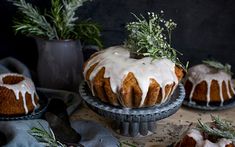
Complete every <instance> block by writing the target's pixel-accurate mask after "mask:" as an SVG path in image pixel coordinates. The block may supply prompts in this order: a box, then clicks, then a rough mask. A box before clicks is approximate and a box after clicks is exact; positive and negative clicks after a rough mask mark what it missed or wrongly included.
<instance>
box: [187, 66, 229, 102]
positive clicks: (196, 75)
mask: <svg viewBox="0 0 235 147" xmlns="http://www.w3.org/2000/svg"><path fill="white" fill-rule="evenodd" d="M188 80H189V81H190V82H191V83H192V84H193V86H192V90H191V92H190V95H189V99H190V102H192V97H193V93H194V90H195V87H196V86H197V85H198V84H200V83H201V82H202V81H205V82H206V84H207V94H206V99H207V105H209V102H210V85H211V82H212V80H216V81H217V82H218V84H219V93H220V100H221V105H223V102H224V97H223V93H222V83H223V81H224V82H225V85H226V90H227V94H228V96H229V98H231V94H230V91H229V88H228V85H229V81H230V87H232V85H231V83H232V81H231V75H229V74H227V73H226V72H224V71H222V70H216V69H214V68H212V67H209V66H207V65H205V64H199V65H196V66H193V67H191V68H189V71H188ZM232 91H233V93H234V89H233V88H232Z"/></svg>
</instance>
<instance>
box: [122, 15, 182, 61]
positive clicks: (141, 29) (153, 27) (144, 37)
mask: <svg viewBox="0 0 235 147" xmlns="http://www.w3.org/2000/svg"><path fill="white" fill-rule="evenodd" d="M133 15H134V17H135V18H136V20H137V21H135V22H130V23H128V24H127V25H126V28H127V30H128V32H129V35H128V39H127V41H126V42H125V46H126V47H127V48H128V49H130V50H131V52H135V53H137V54H138V55H142V56H149V57H152V58H153V59H162V58H167V59H170V60H171V61H172V62H174V63H177V64H179V65H182V64H181V62H180V60H179V58H178V57H177V54H181V53H180V52H178V51H177V50H176V49H174V48H172V47H171V41H172V39H171V33H172V31H173V30H174V29H175V28H176V23H174V22H173V21H172V20H171V19H170V20H168V21H166V20H164V19H163V11H162V12H161V14H159V15H158V14H155V13H153V12H151V13H150V12H149V13H148V18H147V19H146V18H145V17H144V16H143V15H140V17H137V16H136V15H135V14H133Z"/></svg>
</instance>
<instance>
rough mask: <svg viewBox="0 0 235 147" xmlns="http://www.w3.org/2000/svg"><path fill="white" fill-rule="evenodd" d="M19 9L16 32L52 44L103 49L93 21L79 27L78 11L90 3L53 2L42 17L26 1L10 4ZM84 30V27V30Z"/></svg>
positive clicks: (62, 0) (61, 0)
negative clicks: (62, 42) (66, 42)
mask: <svg viewBox="0 0 235 147" xmlns="http://www.w3.org/2000/svg"><path fill="white" fill-rule="evenodd" d="M8 1H10V2H11V3H12V4H13V5H15V6H16V7H17V8H18V10H19V11H18V12H19V13H20V14H21V15H20V16H21V18H19V19H15V21H14V26H13V28H14V29H15V31H16V33H17V32H20V33H22V34H25V35H28V36H37V37H40V38H46V39H49V40H53V39H57V40H66V39H73V40H77V39H80V40H83V41H84V42H85V43H86V44H88V43H91V44H93V45H98V46H99V47H102V43H101V39H100V29H99V27H98V26H97V24H95V23H92V22H90V21H86V23H83V22H82V23H80V22H79V21H78V17H77V16H76V11H77V9H78V8H79V7H80V6H82V5H83V3H84V2H86V1H88V0H51V9H50V11H47V10H45V14H44V15H43V14H41V13H40V11H39V9H38V8H37V7H35V6H33V5H32V4H30V3H27V2H26V1H25V0H8ZM81 26H82V27H81Z"/></svg>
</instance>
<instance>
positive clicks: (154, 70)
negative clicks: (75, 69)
mask: <svg viewBox="0 0 235 147" xmlns="http://www.w3.org/2000/svg"><path fill="white" fill-rule="evenodd" d="M129 56H130V53H129V51H128V50H127V49H125V48H123V47H122V46H114V47H110V48H108V49H106V50H103V51H100V52H99V54H97V55H96V56H95V57H93V58H92V59H91V60H89V61H88V63H87V65H86V67H85V69H84V73H83V74H84V76H85V75H86V73H87V71H88V70H89V69H90V67H91V66H92V65H94V64H96V63H98V64H97V66H96V67H95V68H94V70H93V71H92V73H91V75H90V77H89V80H90V81H92V80H93V79H94V77H95V76H96V74H97V73H98V72H99V71H100V70H101V68H103V67H105V74H104V77H105V78H110V85H111V88H112V91H113V92H114V93H116V94H118V93H119V92H120V88H121V85H122V82H123V80H124V79H125V77H126V76H127V75H128V73H129V72H132V73H133V74H134V75H135V78H136V80H137V82H138V84H139V87H140V88H141V90H142V99H141V104H140V106H142V105H143V103H144V101H145V98H146V96H147V92H148V88H149V85H150V82H151V80H150V79H154V80H156V81H157V82H158V84H159V85H160V87H161V88H162V89H164V90H162V102H164V101H166V99H167V97H168V96H170V94H168V95H167V96H166V95H165V86H166V85H167V84H173V83H175V85H177V84H178V79H177V77H176V75H175V64H174V63H173V62H172V61H170V60H168V59H160V60H157V59H156V60H152V58H150V57H145V58H142V59H133V58H130V57H129ZM91 84H92V82H91ZM90 87H91V90H92V93H93V95H94V89H93V86H92V85H90ZM119 96H120V95H119ZM119 101H120V102H122V100H121V98H119Z"/></svg>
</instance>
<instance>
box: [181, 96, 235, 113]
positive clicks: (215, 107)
mask: <svg viewBox="0 0 235 147" xmlns="http://www.w3.org/2000/svg"><path fill="white" fill-rule="evenodd" d="M183 105H184V106H187V107H190V108H195V109H199V110H208V111H217V110H225V109H230V108H235V98H232V99H231V100H230V101H228V102H224V104H223V105H222V106H221V105H219V104H217V105H213V104H211V105H210V104H209V106H206V104H198V103H196V102H190V101H188V100H184V102H183Z"/></svg>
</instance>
